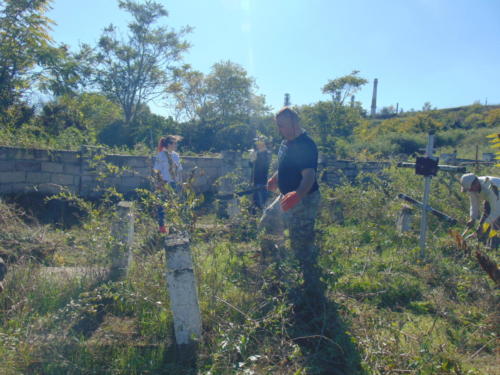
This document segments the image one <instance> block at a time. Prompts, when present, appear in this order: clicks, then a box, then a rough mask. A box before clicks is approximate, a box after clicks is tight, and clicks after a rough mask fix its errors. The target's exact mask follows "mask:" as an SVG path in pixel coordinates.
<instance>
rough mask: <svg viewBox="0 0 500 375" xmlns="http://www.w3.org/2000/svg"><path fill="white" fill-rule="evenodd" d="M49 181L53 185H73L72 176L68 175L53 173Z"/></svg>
mask: <svg viewBox="0 0 500 375" xmlns="http://www.w3.org/2000/svg"><path fill="white" fill-rule="evenodd" d="M50 181H51V182H52V183H54V184H58V185H63V186H69V185H73V182H74V181H73V176H72V175H70V174H62V173H53V174H52V175H51V177H50Z"/></svg>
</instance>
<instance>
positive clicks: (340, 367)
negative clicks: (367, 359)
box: [289, 281, 364, 375]
mask: <svg viewBox="0 0 500 375" xmlns="http://www.w3.org/2000/svg"><path fill="white" fill-rule="evenodd" d="M325 289H326V288H325V286H324V284H323V283H322V282H320V281H318V282H317V283H315V287H314V288H311V287H310V288H304V287H300V288H297V289H294V290H292V291H290V299H291V302H292V304H293V306H294V309H293V323H292V327H291V328H290V331H289V333H290V335H291V337H292V338H293V341H295V342H296V343H297V344H298V345H299V346H300V347H301V350H302V353H303V355H304V358H305V359H306V366H307V368H308V370H309V372H308V374H309V373H310V374H317V375H320V374H321V375H323V374H325V375H326V374H332V375H355V374H360V375H361V374H364V372H363V370H362V367H361V357H360V355H359V352H358V349H357V348H356V346H355V344H354V343H353V341H352V339H351V337H350V336H349V334H348V333H347V332H348V329H347V326H346V325H345V324H344V323H343V322H342V320H341V318H340V315H339V313H338V309H337V304H336V303H335V302H333V301H329V300H328V299H327V298H326V297H325Z"/></svg>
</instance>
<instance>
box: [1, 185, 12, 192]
mask: <svg viewBox="0 0 500 375" xmlns="http://www.w3.org/2000/svg"><path fill="white" fill-rule="evenodd" d="M10 193H12V184H3V183H0V194H10Z"/></svg>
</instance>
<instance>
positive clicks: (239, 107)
mask: <svg viewBox="0 0 500 375" xmlns="http://www.w3.org/2000/svg"><path fill="white" fill-rule="evenodd" d="M255 89H256V85H255V80H254V79H253V78H251V77H249V76H248V75H247V72H246V70H245V69H244V68H243V67H242V66H240V65H238V64H235V63H233V62H231V61H221V62H218V63H215V64H214V65H213V66H212V70H211V73H210V74H209V75H208V76H207V77H206V94H207V100H206V104H205V106H204V107H203V108H202V110H201V112H202V113H201V116H202V117H204V118H208V119H217V120H218V121H219V122H222V123H223V124H227V125H228V124H231V123H234V122H238V121H243V122H245V121H249V119H250V118H251V117H252V116H258V115H261V114H263V113H265V112H266V111H267V110H268V109H267V107H266V106H265V101H264V98H263V97H262V96H258V95H256V94H255Z"/></svg>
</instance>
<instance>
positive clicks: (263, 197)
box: [253, 184, 268, 208]
mask: <svg viewBox="0 0 500 375" xmlns="http://www.w3.org/2000/svg"><path fill="white" fill-rule="evenodd" d="M254 187H256V188H260V189H259V190H257V191H255V192H254V193H253V202H254V204H255V206H256V207H258V208H264V206H265V204H266V201H267V196H268V192H267V189H266V185H264V184H255V186H254Z"/></svg>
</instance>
